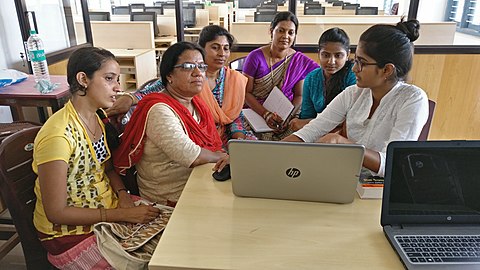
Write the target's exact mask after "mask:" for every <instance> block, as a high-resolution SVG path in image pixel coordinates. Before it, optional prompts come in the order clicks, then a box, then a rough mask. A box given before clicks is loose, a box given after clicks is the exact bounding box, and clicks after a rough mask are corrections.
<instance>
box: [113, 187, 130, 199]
mask: <svg viewBox="0 0 480 270" xmlns="http://www.w3.org/2000/svg"><path fill="white" fill-rule="evenodd" d="M120 191H125V192H127V193H128V194H130V190H128V189H126V188H121V189H119V190H117V191H115V193H116V194H117V197H118V195H119V193H120Z"/></svg>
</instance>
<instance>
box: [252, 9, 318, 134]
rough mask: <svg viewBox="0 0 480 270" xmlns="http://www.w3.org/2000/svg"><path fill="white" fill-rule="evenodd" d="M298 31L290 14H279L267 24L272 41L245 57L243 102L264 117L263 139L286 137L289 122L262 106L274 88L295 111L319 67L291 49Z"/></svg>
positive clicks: (295, 20)
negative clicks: (307, 80)
mask: <svg viewBox="0 0 480 270" xmlns="http://www.w3.org/2000/svg"><path fill="white" fill-rule="evenodd" d="M297 30H298V20H297V17H295V15H294V14H293V13H291V12H288V11H287V12H279V13H277V15H276V16H275V18H274V19H273V21H272V22H271V24H270V34H271V37H272V41H271V43H270V44H268V45H265V46H262V47H260V48H258V49H255V50H253V51H252V52H250V54H249V55H248V56H247V59H246V60H245V64H244V67H243V73H244V75H245V76H247V78H248V83H247V89H246V94H245V102H246V103H247V105H248V106H249V107H250V108H252V109H253V110H254V111H255V112H256V113H258V114H259V115H261V116H263V118H264V119H265V121H266V122H267V124H268V126H269V127H270V128H272V129H274V132H273V134H272V133H262V134H261V136H260V137H259V138H261V139H264V140H280V139H282V138H283V137H285V136H287V135H289V134H290V133H291V131H289V130H288V129H287V127H288V123H283V122H284V120H285V119H281V117H279V116H278V115H277V114H275V113H273V112H270V111H268V110H267V109H265V107H263V105H262V104H263V102H264V101H265V99H266V98H267V97H268V95H269V94H270V92H271V91H272V89H273V88H274V87H278V88H279V89H280V90H281V91H282V92H283V94H284V95H285V96H286V97H287V98H288V99H289V100H290V101H291V102H292V104H293V105H294V106H295V111H298V109H299V108H300V105H301V104H302V88H303V79H305V76H307V74H308V73H309V72H310V71H312V70H314V69H316V68H318V67H319V66H318V64H317V63H315V62H314V61H313V60H311V59H310V58H308V57H307V56H305V55H304V54H303V53H301V52H297V51H295V50H294V49H292V48H291V46H292V44H293V42H294V41H295V37H296V34H297Z"/></svg>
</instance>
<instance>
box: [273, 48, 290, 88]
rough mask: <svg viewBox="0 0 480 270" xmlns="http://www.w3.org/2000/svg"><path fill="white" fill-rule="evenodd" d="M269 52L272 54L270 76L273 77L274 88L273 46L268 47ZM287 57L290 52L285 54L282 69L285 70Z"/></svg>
mask: <svg viewBox="0 0 480 270" xmlns="http://www.w3.org/2000/svg"><path fill="white" fill-rule="evenodd" d="M268 52H269V54H270V59H269V60H270V77H271V78H272V89H273V88H274V87H275V83H274V82H273V62H272V59H273V56H272V48H271V47H269V48H268ZM287 57H288V52H287V53H286V54H285V59H284V61H283V63H282V69H283V71H284V72H285V63H286V62H287Z"/></svg>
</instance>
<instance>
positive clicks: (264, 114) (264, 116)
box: [262, 110, 272, 121]
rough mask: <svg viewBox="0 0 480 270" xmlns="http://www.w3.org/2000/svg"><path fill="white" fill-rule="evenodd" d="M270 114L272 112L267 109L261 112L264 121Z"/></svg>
mask: <svg viewBox="0 0 480 270" xmlns="http://www.w3.org/2000/svg"><path fill="white" fill-rule="evenodd" d="M271 114H272V112H271V111H268V110H267V111H265V112H264V113H263V115H262V117H263V119H265V121H267V118H268V116H269V115H271Z"/></svg>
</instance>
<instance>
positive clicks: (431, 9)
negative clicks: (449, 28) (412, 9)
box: [417, 0, 447, 27]
mask: <svg viewBox="0 0 480 270" xmlns="http://www.w3.org/2000/svg"><path fill="white" fill-rule="evenodd" d="M446 7H447V0H428V1H420V4H419V6H418V14H417V20H419V21H420V23H422V22H443V21H445V9H446ZM420 27H421V26H420Z"/></svg>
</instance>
